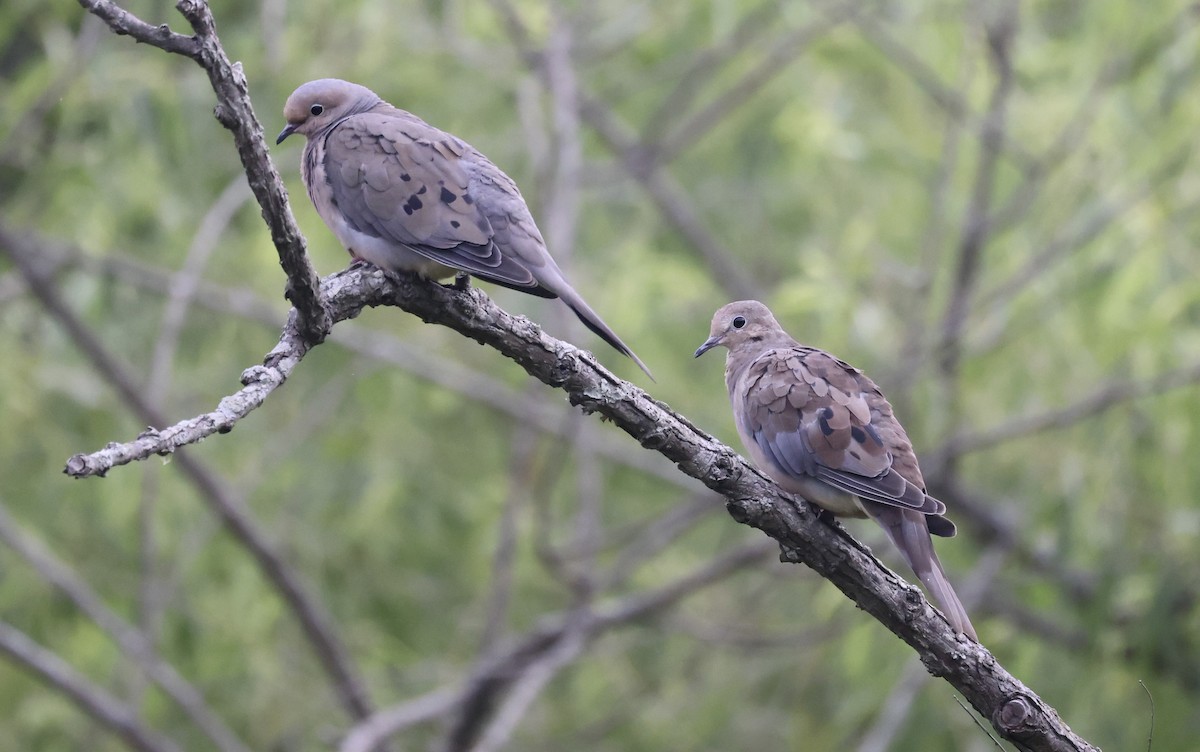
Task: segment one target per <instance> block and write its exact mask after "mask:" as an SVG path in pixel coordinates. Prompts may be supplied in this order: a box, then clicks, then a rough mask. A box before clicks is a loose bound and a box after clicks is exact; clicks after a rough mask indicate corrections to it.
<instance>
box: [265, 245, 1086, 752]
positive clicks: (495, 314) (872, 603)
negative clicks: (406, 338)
mask: <svg viewBox="0 0 1200 752" xmlns="http://www.w3.org/2000/svg"><path fill="white" fill-rule="evenodd" d="M322 295H323V296H327V297H326V303H327V304H328V307H329V310H330V311H331V313H332V315H333V317H334V319H335V320H341V319H343V318H348V317H351V316H353V315H356V314H357V313H358V312H360V311H361V310H362V309H363V308H364V307H366V306H379V305H395V306H399V307H400V308H403V309H404V310H406V311H408V312H410V313H413V314H415V315H417V316H419V317H420V318H422V319H423V320H425V321H427V322H430V323H437V324H441V325H443V326H447V327H449V328H451V329H453V330H455V331H457V332H459V333H460V334H462V335H464V336H466V337H469V338H471V339H473V340H475V341H477V342H480V343H482V344H485V345H489V346H491V347H493V348H495V349H496V350H498V351H499V352H500V353H501V354H503V355H505V356H506V357H508V358H510V359H512V360H514V361H515V362H517V363H518V364H520V365H521V366H522V367H523V368H524V369H525V370H526V371H527V372H528V373H529V374H530V375H532V376H534V377H535V378H537V379H539V380H541V381H542V382H544V383H546V384H549V385H550V386H554V387H557V388H560V389H563V390H564V391H566V392H567V395H568V398H569V400H570V401H571V403H572V404H574V405H577V406H579V407H580V408H581V409H582V410H584V412H586V413H599V414H600V415H601V416H603V417H604V418H607V419H608V420H610V421H611V422H612V423H613V424H614V425H616V426H617V427H619V428H620V429H622V430H623V431H625V432H626V433H628V434H629V435H631V436H632V437H634V438H635V439H636V440H637V441H638V442H640V443H641V444H642V446H644V447H646V448H647V449H651V450H654V451H658V452H660V453H661V454H663V455H664V456H666V457H667V458H668V459H670V460H671V461H673V462H675V463H676V464H677V465H678V467H679V469H680V470H681V471H682V472H684V473H686V474H687V475H690V476H692V477H693V478H697V479H699V480H701V481H703V482H704V483H705V484H706V485H707V486H709V487H710V488H712V489H713V490H715V491H717V492H718V493H720V494H722V495H723V496H725V498H726V500H727V509H728V511H729V513H730V515H731V516H733V517H734V519H735V520H737V521H738V522H741V523H743V524H746V525H750V526H752V527H755V528H758V529H759V530H762V531H763V532H765V533H766V534H767V535H769V536H771V537H772V538H775V539H776V540H777V541H779V542H780V544H781V546H782V548H783V549H784V558H785V560H787V561H791V562H799V563H804V564H806V565H808V566H809V567H811V568H812V569H814V570H816V571H817V572H818V573H819V574H821V575H822V576H823V577H825V578H826V579H828V580H830V581H831V582H832V583H833V584H834V585H835V586H836V587H838V589H840V590H842V592H844V593H845V594H846V595H847V596H848V597H850V598H851V599H852V600H854V601H855V602H856V603H857V604H858V605H859V607H860V608H862V609H863V610H865V611H867V612H868V613H870V614H871V615H872V616H874V617H875V618H876V619H878V620H879V621H880V622H882V623H883V624H884V625H885V626H886V627H887V628H888V629H890V630H891V631H892V632H893V633H895V634H896V635H897V636H899V637H900V638H901V639H903V640H904V641H905V642H907V643H908V644H909V645H910V646H912V647H913V648H914V649H915V650H917V652H918V653H919V654H920V655H921V657H922V660H923V661H924V663H925V665H926V667H927V668H928V669H929V670H930V672H931V673H933V674H935V675H937V676H943V677H945V678H946V680H947V681H949V682H950V683H951V684H952V685H953V686H955V687H956V688H958V690H959V691H960V692H962V693H963V695H964V697H966V698H967V699H968V701H970V702H971V704H972V705H973V706H974V707H975V708H976V709H977V710H978V711H979V712H980V714H981V715H983V716H985V717H987V718H989V719H991V721H992V723H993V725H994V726H996V729H997V731H998V732H999V733H1000V734H1001V735H1003V736H1004V737H1005V738H1007V739H1009V740H1010V741H1012V742H1014V743H1015V744H1017V746H1018V747H1019V748H1021V749H1039V750H1040V749H1053V750H1059V749H1061V750H1080V749H1092V747H1091V746H1090V745H1089V744H1088V743H1087V742H1085V741H1084V740H1083V739H1081V738H1079V737H1077V736H1076V735H1075V734H1074V733H1073V732H1071V730H1070V729H1069V728H1068V727H1067V726H1066V725H1065V724H1064V723H1063V722H1062V720H1061V719H1060V718H1059V717H1058V714H1057V713H1056V712H1055V711H1054V709H1053V708H1051V707H1050V706H1048V705H1046V704H1045V703H1044V702H1043V701H1042V700H1041V699H1040V698H1038V697H1037V695H1036V694H1034V693H1033V692H1032V691H1030V690H1029V689H1028V688H1027V687H1025V686H1024V685H1023V684H1022V683H1021V682H1020V681H1018V680H1017V679H1016V678H1015V677H1013V676H1012V675H1011V674H1009V673H1008V672H1007V671H1005V670H1004V668H1003V667H1002V666H1001V665H1000V664H999V663H998V662H997V661H996V659H995V658H994V657H993V656H992V655H991V654H990V653H988V652H987V650H986V649H984V648H983V647H982V646H978V645H974V644H970V643H967V642H966V641H965V638H962V637H961V636H956V635H955V634H954V633H953V632H952V630H951V629H950V626H949V624H948V623H947V622H946V621H945V619H944V618H943V617H941V616H940V614H938V613H937V612H936V611H934V610H933V608H932V607H931V606H929V604H928V602H927V601H925V599H924V598H923V597H922V596H921V594H920V591H918V590H917V589H915V588H913V587H912V586H910V585H908V584H907V583H905V582H904V581H903V580H902V579H901V578H900V577H898V576H897V575H895V574H894V573H892V572H891V571H890V570H888V569H887V568H885V567H884V566H883V565H882V564H881V563H880V562H879V561H878V560H877V559H875V558H874V556H872V555H871V554H870V552H869V551H867V550H866V549H865V548H863V547H862V546H861V544H859V543H857V542H856V541H855V540H854V539H852V538H850V537H849V536H848V535H846V534H845V533H844V532H843V531H842V530H841V528H840V527H832V526H829V525H826V524H824V523H821V522H819V521H818V519H817V516H816V514H815V513H814V511H813V510H812V508H811V507H809V506H808V505H807V504H804V505H797V504H796V503H795V502H794V501H793V500H792V499H791V497H789V496H786V495H784V494H782V493H781V492H780V490H779V489H778V487H776V486H775V485H774V484H773V483H771V482H769V481H767V480H766V479H765V478H763V477H762V476H761V475H760V474H759V473H758V472H757V471H756V470H754V469H753V468H751V467H750V466H749V465H747V464H746V463H745V461H744V460H742V459H741V458H740V457H739V456H738V455H737V454H736V453H735V452H734V451H733V450H732V449H730V448H729V447H727V446H725V445H723V444H721V443H720V442H718V441H716V440H715V439H713V438H712V437H711V436H709V435H708V434H706V433H704V432H703V431H701V430H700V429H698V428H697V427H696V426H694V425H693V424H692V423H691V422H690V421H688V419H687V418H685V417H683V416H682V415H680V414H678V413H676V412H674V411H673V410H671V409H670V408H669V407H667V406H666V405H665V404H663V403H661V402H658V401H657V400H655V399H653V398H652V397H651V396H650V395H649V394H647V393H646V392H645V391H643V390H642V389H640V388H638V387H637V386H635V385H633V384H630V383H628V382H625V381H622V380H621V379H618V378H617V377H616V376H614V375H613V374H612V373H610V372H609V371H607V370H606V369H605V368H603V367H602V366H601V365H600V364H599V363H598V362H597V361H596V359H595V358H594V357H593V356H592V355H591V354H590V353H588V352H585V351H583V350H580V349H579V348H577V347H575V346H573V345H570V344H568V343H566V342H562V341H560V340H557V339H554V338H553V337H550V336H549V335H547V334H545V333H544V332H543V331H542V330H541V329H540V328H539V327H538V326H537V325H535V324H534V323H532V322H530V321H529V320H528V319H525V318H524V317H517V316H512V315H511V314H509V313H507V312H505V311H503V310H501V309H500V308H499V307H498V306H496V304H495V303H493V302H492V301H491V299H489V298H488V297H487V296H486V295H485V294H484V293H483V291H482V290H479V289H478V288H472V289H468V290H463V291H459V290H454V289H452V288H448V287H443V286H442V285H439V284H437V283H435V282H430V281H427V280H422V279H418V278H415V277H401V278H397V279H392V278H391V277H388V276H386V275H384V273H383V272H381V271H378V270H374V271H367V270H364V269H349V270H346V271H343V272H339V273H337V274H334V275H331V276H330V277H328V278H327V279H326V281H325V284H323V285H322ZM295 327H296V323H295V317H294V316H293V317H291V318H290V319H289V323H288V328H289V330H294V329H295ZM285 336H286V335H285ZM1052 740H1053V741H1052Z"/></svg>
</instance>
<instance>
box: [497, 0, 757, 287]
mask: <svg viewBox="0 0 1200 752" xmlns="http://www.w3.org/2000/svg"><path fill="white" fill-rule="evenodd" d="M492 5H493V7H495V8H496V10H497V12H498V13H499V14H500V16H501V18H502V19H503V20H504V26H505V29H506V30H507V31H508V34H509V37H510V38H511V39H512V42H513V45H514V46H515V47H516V48H517V50H518V52H520V54H521V57H522V59H523V60H525V63H526V65H528V66H529V67H530V68H532V69H533V70H535V71H537V72H538V73H539V74H541V75H543V76H544V75H545V66H543V65H542V64H541V61H542V58H543V53H542V52H541V51H539V50H538V49H536V47H535V46H534V45H533V42H532V40H531V39H530V37H529V33H528V31H527V30H526V28H525V24H524V23H523V22H522V21H521V18H520V16H519V15H518V14H517V12H516V9H515V8H513V7H512V5H511V3H510V2H509V0H492ZM577 98H578V101H579V114H580V116H581V117H582V118H583V120H584V122H586V123H587V124H588V125H589V126H590V127H591V128H592V130H594V131H595V132H596V134H597V135H598V136H600V138H601V139H602V140H603V141H604V142H605V144H606V145H607V146H608V148H609V149H610V150H611V151H612V152H613V153H614V155H616V157H617V160H618V162H619V163H620V164H621V166H622V167H624V168H625V170H626V171H627V172H628V173H629V174H630V175H631V176H632V177H633V178H634V179H635V180H637V181H638V182H639V183H641V184H642V187H643V188H644V189H645V191H646V193H647V194H648V195H649V196H650V198H651V200H653V201H654V203H655V205H656V206H657V207H658V210H659V212H660V213H661V214H662V215H663V218H664V219H666V220H667V221H668V222H669V223H670V224H671V225H672V226H673V227H674V228H675V231H676V232H678V233H679V234H680V235H681V236H682V237H683V239H684V240H686V241H687V242H688V243H689V244H690V245H691V246H692V248H694V249H695V251H696V252H697V253H698V254H699V255H700V257H701V258H702V259H703V260H704V262H705V263H706V264H707V265H708V266H709V268H710V269H711V270H712V273H713V279H714V281H716V283H717V284H719V285H721V286H722V287H723V288H724V289H725V290H726V292H728V293H729V294H730V295H731V296H733V297H735V298H758V297H762V296H761V295H760V294H759V293H758V288H757V286H756V285H754V284H753V283H752V282H751V281H750V278H749V277H748V276H747V275H746V272H745V270H744V269H743V268H742V266H741V265H740V264H738V263H736V262H735V260H734V258H735V257H734V255H733V254H732V253H731V252H730V250H729V249H728V248H725V247H724V246H722V245H721V243H720V242H719V241H718V240H717V238H716V237H715V236H714V235H713V234H712V233H711V232H710V231H709V230H708V228H707V227H705V225H704V221H703V220H702V219H701V217H700V215H699V214H698V213H697V212H696V210H695V209H694V208H693V207H692V206H691V204H690V203H689V202H688V199H687V194H686V193H685V192H684V190H683V188H682V187H680V185H679V183H678V182H676V181H675V180H674V179H673V178H671V177H670V175H668V174H667V173H666V172H665V171H664V170H663V169H662V167H661V166H657V165H654V164H653V163H652V162H651V161H650V160H648V159H646V155H645V153H644V152H645V150H644V149H643V147H642V144H641V143H640V142H639V141H638V139H637V137H636V136H634V135H633V134H632V133H631V132H630V131H629V129H628V128H626V127H625V126H624V125H623V124H622V123H621V122H620V121H619V120H618V119H617V117H616V115H614V114H613V113H612V111H611V110H610V109H609V108H608V107H607V106H605V105H604V104H603V103H602V102H600V100H598V99H596V98H595V97H593V96H591V95H590V94H588V93H587V91H586V90H584V89H582V88H580V89H579V91H578V92H577Z"/></svg>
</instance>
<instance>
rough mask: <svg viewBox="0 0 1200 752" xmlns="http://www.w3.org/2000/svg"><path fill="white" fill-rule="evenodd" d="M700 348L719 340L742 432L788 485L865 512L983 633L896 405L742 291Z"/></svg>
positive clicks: (848, 512)
mask: <svg viewBox="0 0 1200 752" xmlns="http://www.w3.org/2000/svg"><path fill="white" fill-rule="evenodd" d="M709 335H710V336H709V338H708V339H707V340H705V342H704V344H703V345H700V348H699V349H698V350H696V357H700V356H701V355H703V354H704V353H705V352H707V351H708V350H711V349H712V348H714V347H716V346H717V345H722V346H724V347H727V348H729V355H728V357H727V358H726V360H725V384H726V386H727V387H728V388H729V401H730V402H732V403H733V419H734V422H735V423H736V424H737V430H738V434H739V435H740V436H741V437H742V442H743V443H744V444H745V445H746V449H747V450H749V452H750V456H751V457H753V458H754V462H755V463H756V464H757V465H758V466H759V467H760V468H761V469H762V470H763V471H764V472H766V473H767V475H769V476H771V478H773V479H774V480H775V482H776V483H778V484H779V485H780V486H782V487H783V488H784V490H786V491H790V492H792V493H796V494H799V495H801V496H803V497H804V498H805V499H808V500H809V501H812V502H814V503H816V504H818V505H819V506H821V507H822V508H824V509H826V510H828V511H829V512H831V513H832V514H835V515H839V516H844V517H870V518H871V519H873V520H875V521H876V522H878V523H879V524H880V525H881V526H883V529H884V531H885V532H886V533H887V535H888V537H889V538H891V540H892V543H894V544H895V545H896V548H898V549H900V553H901V554H902V555H903V556H904V559H905V561H907V562H908V565H909V566H910V567H912V569H913V571H914V572H916V574H917V577H918V578H920V580H921V582H923V583H924V584H925V587H926V588H928V589H929V592H930V593H932V594H933V596H934V597H935V598H936V599H937V601H938V603H939V604H941V607H942V610H943V611H944V612H945V614H946V618H947V619H949V620H950V624H951V626H953V627H954V629H955V630H957V631H958V632H962V633H964V634H966V635H967V636H969V637H970V638H971V639H973V640H978V639H979V638H978V637H977V636H976V635H975V629H974V627H972V626H971V620H970V619H968V618H967V612H966V609H964V608H963V605H962V603H961V602H960V601H959V600H958V596H957V595H956V594H955V592H954V588H952V587H951V586H950V583H949V581H947V579H946V572H945V570H943V569H942V564H941V562H940V561H938V557H937V554H936V553H934V550H933V540H932V539H931V538H930V533H933V534H934V535H942V536H946V537H949V536H952V535H954V533H955V528H954V523H953V522H951V521H950V520H948V519H946V518H945V517H944V516H943V515H944V514H945V512H946V505H945V504H943V503H942V502H940V501H938V500H937V499H935V498H933V497H932V496H930V495H929V494H927V493H926V492H925V481H924V479H923V478H922V477H921V468H920V467H919V466H918V465H917V456H916V454H915V453H914V452H913V448H912V443H911V442H909V440H908V435H907V434H905V433H904V428H903V427H902V426H901V425H900V422H899V421H897V420H896V417H895V416H894V415H893V414H892V406H891V405H890V404H888V401H887V398H885V397H884V396H883V393H882V392H880V391H879V387H877V386H875V383H874V382H873V381H871V380H870V379H869V378H867V377H866V375H865V374H863V373H862V371H859V370H858V369H857V368H854V367H853V366H850V365H848V364H846V363H844V362H842V361H840V360H838V359H837V358H835V357H833V356H832V355H830V354H829V353H827V352H823V351H821V350H818V349H816V348H814V347H807V346H805V345H802V344H800V343H799V342H797V341H796V340H794V339H792V338H791V336H789V335H788V333H787V332H785V331H783V328H782V327H780V326H779V322H778V321H776V320H775V317H774V316H772V315H771V312H770V311H769V310H768V309H767V307H766V306H765V305H763V304H762V303H759V302H758V301H755V300H743V301H739V302H736V303H730V304H729V305H727V306H725V307H723V308H721V309H720V310H719V311H717V313H716V315H715V316H713V320H712V329H711V330H710V332H709Z"/></svg>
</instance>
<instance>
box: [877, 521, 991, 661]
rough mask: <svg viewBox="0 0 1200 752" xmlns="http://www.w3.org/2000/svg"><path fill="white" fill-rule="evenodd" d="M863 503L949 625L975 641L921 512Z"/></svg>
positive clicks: (977, 638)
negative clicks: (931, 597)
mask: <svg viewBox="0 0 1200 752" xmlns="http://www.w3.org/2000/svg"><path fill="white" fill-rule="evenodd" d="M863 506H864V508H866V510H867V512H868V513H869V514H870V515H871V518H872V519H873V520H875V521H876V522H878V523H879V524H880V526H881V527H883V530H884V532H886V533H887V535H888V537H889V538H891V540H892V543H893V544H895V546H896V548H897V549H899V550H900V554H901V555H902V556H903V557H904V560H905V561H907V562H908V566H910V567H912V570H913V573H914V574H916V575H917V579H919V580H920V581H921V583H922V584H923V585H925V587H926V589H928V590H929V594H930V595H932V596H933V598H934V600H936V601H937V602H938V605H939V606H941V608H942V613H943V614H945V615H946V619H947V620H948V621H949V622H950V626H952V627H954V629H955V631H958V632H962V633H963V634H965V635H966V636H967V637H970V638H971V639H972V640H974V641H975V642H979V636H978V635H977V634H975V627H974V626H973V625H972V624H971V619H970V618H969V617H968V616H967V609H966V608H964V607H963V604H962V601H960V600H959V599H958V594H957V593H955V592H954V588H953V587H951V586H950V581H949V580H948V579H946V570H945V569H943V568H942V562H941V561H939V560H938V557H937V552H935V551H934V550H933V539H932V538H930V537H929V526H928V524H927V523H926V521H925V515H923V514H921V513H920V512H914V511H912V510H906V509H898V508H896V507H891V506H885V505H883V504H876V503H871V502H865V503H864V504H863Z"/></svg>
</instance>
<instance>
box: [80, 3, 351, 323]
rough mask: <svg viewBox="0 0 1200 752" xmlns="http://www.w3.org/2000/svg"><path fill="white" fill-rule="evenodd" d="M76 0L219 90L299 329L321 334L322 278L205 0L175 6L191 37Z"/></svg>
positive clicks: (324, 318) (325, 319)
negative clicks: (179, 58) (191, 65)
mask: <svg viewBox="0 0 1200 752" xmlns="http://www.w3.org/2000/svg"><path fill="white" fill-rule="evenodd" d="M79 4H80V5H82V6H83V7H84V8H85V9H87V10H88V12H90V13H92V14H94V15H96V16H98V17H99V18H101V19H103V20H104V22H105V23H107V24H108V26H109V28H111V29H112V30H113V31H114V32H116V33H117V34H122V35H128V36H131V37H133V38H134V39H136V40H137V41H139V42H144V43H146V44H151V45H154V46H155V47H158V48H160V49H163V50H166V51H167V52H173V53H175V54H178V55H184V56H185V57H189V58H191V59H192V60H195V61H196V63H198V64H199V65H200V67H202V68H204V70H205V72H206V73H208V79H209V81H210V82H211V83H212V88H213V91H214V92H215V93H216V95H217V106H216V109H215V111H214V113H215V115H216V117H217V120H218V121H220V123H221V125H223V126H225V127H226V128H228V129H229V131H230V132H231V133H232V134H233V140H234V143H235V144H236V145H237V150H238V156H239V157H241V160H242V166H243V167H244V168H245V170H246V178H247V180H249V182H250V189H251V190H252V191H254V197H255V198H256V199H258V203H259V206H261V207H262V215H263V219H264V220H265V221H266V223H267V227H268V228H270V230H271V240H272V241H273V242H274V243H275V249H276V251H278V253H279V263H280V265H281V266H282V267H283V270H284V272H286V273H287V278H288V286H287V289H288V298H289V299H290V300H291V301H292V305H294V306H295V307H296V311H297V315H298V316H299V331H300V333H301V335H302V336H303V337H304V339H305V340H307V341H309V342H314V343H315V342H320V341H322V340H323V339H325V336H326V335H327V334H328V333H329V327H330V326H331V325H332V322H330V320H329V316H328V315H327V314H326V312H325V311H324V309H322V308H321V306H320V289H319V286H320V279H319V278H318V277H317V272H316V269H314V268H313V266H312V263H311V262H310V261H309V259H308V253H307V251H306V249H305V243H304V236H303V235H301V234H300V229H299V228H298V227H297V226H296V218H295V217H294V216H293V215H292V208H291V206H290V205H289V204H288V194H287V189H286V188H284V186H283V180H282V179H281V178H280V177H279V172H278V171H277V170H276V169H275V165H274V164H273V163H272V162H271V158H270V156H269V155H268V153H267V144H266V141H265V140H264V139H263V129H262V125H261V124H260V123H259V122H258V117H257V116H256V115H255V114H254V107H253V106H252V105H251V103H250V90H249V84H248V83H247V81H246V75H245V73H244V72H243V71H242V66H241V64H240V63H233V62H231V61H230V60H229V56H228V55H226V54H225V50H224V48H222V46H221V40H220V39H219V38H218V37H217V31H216V23H215V22H214V21H213V17H212V11H211V10H210V9H209V7H208V3H206V2H204V1H203V0H179V2H178V3H176V5H175V7H176V8H177V9H178V10H179V12H180V13H182V14H183V16H184V18H186V19H187V21H188V23H190V24H191V26H192V29H193V30H194V31H195V35H194V36H191V37H187V36H183V35H182V34H176V33H174V32H172V31H171V30H170V29H169V28H168V27H167V25H166V24H162V25H160V26H153V25H151V24H148V23H146V22H145V21H142V20H141V19H139V18H138V17H137V16H135V15H133V14H132V13H130V12H128V11H126V10H124V9H122V8H120V7H118V6H117V5H116V4H115V3H113V2H111V1H110V0H79Z"/></svg>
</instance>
